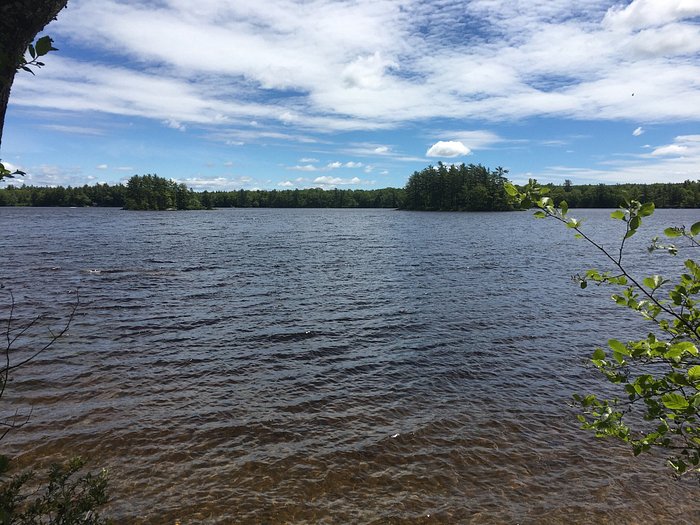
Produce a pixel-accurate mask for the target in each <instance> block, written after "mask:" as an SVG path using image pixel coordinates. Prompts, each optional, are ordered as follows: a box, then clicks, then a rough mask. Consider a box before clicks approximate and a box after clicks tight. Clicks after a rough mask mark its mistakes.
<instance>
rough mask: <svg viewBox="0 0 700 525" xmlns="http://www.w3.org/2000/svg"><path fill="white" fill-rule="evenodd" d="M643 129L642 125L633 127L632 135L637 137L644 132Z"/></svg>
mask: <svg viewBox="0 0 700 525" xmlns="http://www.w3.org/2000/svg"><path fill="white" fill-rule="evenodd" d="M644 131H645V130H644V128H643V127H642V126H639V127H638V128H635V130H634V131H633V132H632V135H634V136H635V137H639V136H640V135H642V134H643V133H644Z"/></svg>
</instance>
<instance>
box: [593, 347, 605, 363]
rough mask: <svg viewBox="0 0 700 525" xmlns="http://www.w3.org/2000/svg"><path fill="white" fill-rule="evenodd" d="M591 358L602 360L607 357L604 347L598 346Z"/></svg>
mask: <svg viewBox="0 0 700 525" xmlns="http://www.w3.org/2000/svg"><path fill="white" fill-rule="evenodd" d="M591 359H593V360H594V361H602V360H603V359H605V352H604V351H603V349H602V348H596V349H595V352H593V355H592V356H591Z"/></svg>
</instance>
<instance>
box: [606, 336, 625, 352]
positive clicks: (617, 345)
mask: <svg viewBox="0 0 700 525" xmlns="http://www.w3.org/2000/svg"><path fill="white" fill-rule="evenodd" d="M608 346H609V347H610V348H612V349H613V350H614V351H615V352H617V353H619V354H622V355H630V352H629V350H627V347H626V346H625V345H624V344H623V343H621V342H620V341H618V340H617V339H609V340H608Z"/></svg>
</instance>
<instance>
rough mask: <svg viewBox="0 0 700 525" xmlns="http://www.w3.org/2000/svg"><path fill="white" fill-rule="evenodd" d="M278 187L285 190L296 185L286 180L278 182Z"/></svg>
mask: <svg viewBox="0 0 700 525" xmlns="http://www.w3.org/2000/svg"><path fill="white" fill-rule="evenodd" d="M277 185H278V186H282V187H283V188H291V187H293V186H294V183H293V182H292V181H291V180H285V181H282V182H278V183H277Z"/></svg>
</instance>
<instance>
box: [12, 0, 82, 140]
mask: <svg viewBox="0 0 700 525" xmlns="http://www.w3.org/2000/svg"><path fill="white" fill-rule="evenodd" d="M67 3H68V0H1V2H0V146H1V145H2V131H3V128H4V125H5V113H6V112H7V103H8V101H9V99H10V90H11V88H12V82H13V81H14V79H15V73H16V71H17V65H18V64H19V62H20V59H21V58H22V56H23V55H24V52H25V51H26V49H27V46H28V45H29V44H31V43H32V42H33V41H34V38H35V37H36V35H37V33H39V31H41V30H42V29H44V27H45V26H46V24H48V23H49V22H51V21H52V20H54V19H55V18H56V15H58V12H59V11H60V10H61V9H63V8H64V7H66V4H67Z"/></svg>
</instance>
